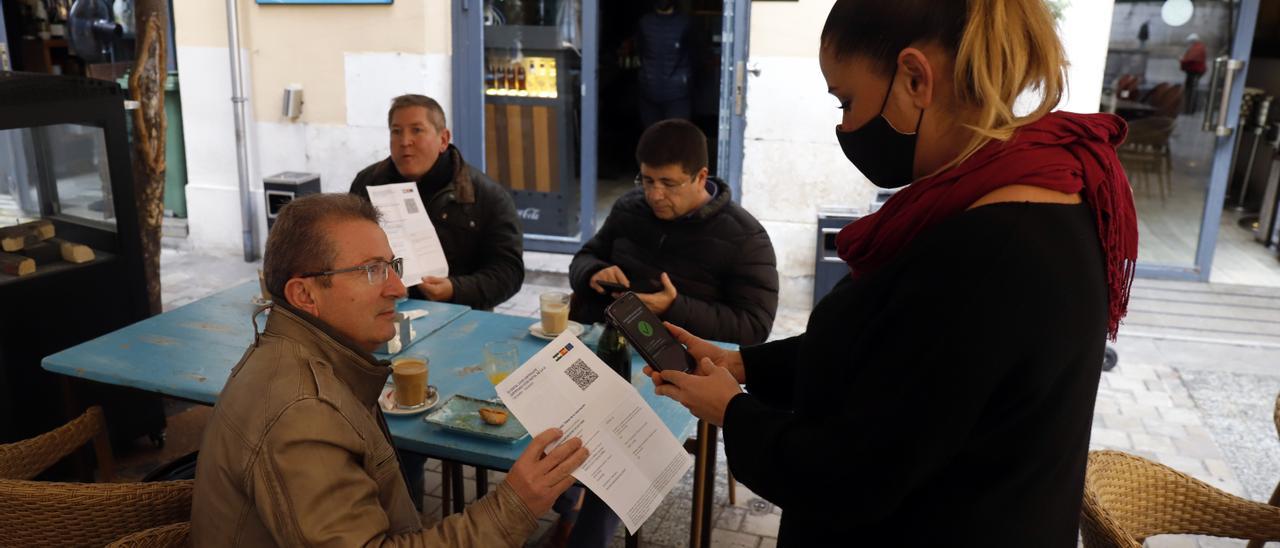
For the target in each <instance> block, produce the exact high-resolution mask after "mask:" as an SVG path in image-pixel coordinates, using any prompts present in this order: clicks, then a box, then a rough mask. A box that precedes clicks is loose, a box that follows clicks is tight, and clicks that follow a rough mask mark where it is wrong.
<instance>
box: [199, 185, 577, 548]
mask: <svg viewBox="0 0 1280 548" xmlns="http://www.w3.org/2000/svg"><path fill="white" fill-rule="evenodd" d="M377 220H378V213H377V210H376V209H374V208H373V206H371V205H369V203H368V202H367V201H365V200H362V199H360V198H358V197H355V196H351V195H338V194H321V195H314V196H308V197H304V198H299V199H297V200H295V201H293V202H292V203H290V204H289V205H287V206H286V207H285V208H284V209H283V210H281V212H280V215H279V217H278V218H277V220H276V224H275V226H274V228H273V229H272V232H271V235H270V237H269V238H268V240H267V252H266V257H265V258H264V262H263V266H264V270H265V277H266V283H267V289H268V291H270V293H271V294H272V296H273V297H274V302H275V304H274V305H273V306H272V308H271V312H270V316H269V318H268V319H267V323H266V328H265V329H264V330H263V332H262V334H261V335H259V336H257V337H256V338H255V340H254V342H253V344H252V345H251V346H250V347H249V349H248V351H247V352H246V353H245V355H244V357H243V358H241V361H240V363H239V364H238V365H236V367H235V369H233V370H232V372H231V377H230V379H228V380H227V384H226V387H225V388H224V389H223V390H222V393H221V395H220V397H219V399H218V404H217V405H216V406H215V407H214V412H213V418H212V419H211V421H210V423H209V425H208V427H207V428H206V429H205V433H204V443H203V445H202V446H201V448H200V458H199V461H198V464H197V468H196V486H195V497H194V500H193V502H192V508H191V522H192V524H191V540H192V543H193V544H194V545H196V546H272V545H276V546H343V547H345V546H483V547H489V546H521V545H523V544H524V542H525V540H526V538H527V537H528V536H529V535H530V534H532V533H533V532H534V530H535V529H536V526H537V520H536V518H537V516H539V515H541V514H543V513H545V512H546V511H547V510H549V509H550V507H551V504H552V502H553V501H554V500H555V499H556V497H557V496H558V495H560V493H562V492H564V490H565V489H566V488H568V487H569V486H570V485H572V483H573V478H572V476H570V473H572V472H573V470H575V469H577V467H578V466H579V465H580V464H582V462H583V461H584V460H586V449H585V448H583V447H582V443H581V441H580V440H578V439H577V438H574V439H571V440H569V441H568V442H566V443H564V444H561V445H560V446H559V447H557V448H556V449H554V450H552V451H551V452H549V453H546V454H545V455H544V451H545V450H546V448H547V447H548V446H549V445H550V444H551V443H552V442H554V441H555V440H556V439H557V438H558V437H559V436H560V433H559V432H558V431H556V430H548V431H546V432H543V433H541V434H539V435H538V436H536V437H535V438H534V439H533V441H532V442H530V444H529V447H528V448H527V449H526V450H525V452H524V453H523V454H522V455H521V456H520V457H519V459H518V460H517V461H516V462H515V465H514V466H512V468H511V471H510V472H509V473H508V474H507V477H506V479H505V480H504V481H503V482H502V484H501V485H499V486H498V488H497V489H496V490H494V491H493V492H492V493H490V494H489V495H487V496H485V497H484V498H482V499H480V500H478V501H476V502H475V503H474V504H472V505H471V506H470V507H468V508H467V510H466V511H465V512H463V513H461V514H454V515H452V516H450V517H448V518H446V519H445V520H444V521H442V522H441V523H440V524H438V525H436V526H435V527H433V528H431V529H426V530H424V529H423V528H422V522H421V520H420V518H419V514H418V512H417V511H416V510H415V509H414V506H413V503H412V502H411V501H410V500H409V493H408V489H407V487H406V485H405V482H404V478H403V476H402V474H401V470H400V463H399V461H398V459H397V458H396V452H395V449H394V447H393V446H392V444H391V436H390V434H389V433H388V431H387V426H386V422H385V421H384V419H383V416H382V413H381V410H380V409H379V407H378V404H377V398H378V395H379V393H380V391H381V389H382V387H383V386H384V385H385V383H386V379H387V375H388V374H389V373H390V369H389V368H388V367H387V364H386V363H385V362H379V361H378V360H376V359H374V357H373V356H372V355H371V354H370V352H371V351H372V350H373V349H374V348H376V347H377V346H378V345H380V344H382V343H383V342H385V341H387V340H389V339H391V337H392V335H393V333H394V329H395V327H394V325H393V322H392V316H393V314H394V312H395V301H396V299H397V298H399V297H402V296H404V295H405V287H404V285H403V284H402V283H401V281H400V276H399V272H400V262H399V260H396V259H393V257H392V251H391V247H390V245H389V244H388V243H387V238H386V235H385V234H384V233H383V232H382V229H381V228H379V226H378V224H377Z"/></svg>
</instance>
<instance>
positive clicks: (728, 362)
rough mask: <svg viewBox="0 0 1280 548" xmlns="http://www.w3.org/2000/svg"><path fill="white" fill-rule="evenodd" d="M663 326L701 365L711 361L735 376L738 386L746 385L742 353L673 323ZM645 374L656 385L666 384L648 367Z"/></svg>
mask: <svg viewBox="0 0 1280 548" xmlns="http://www.w3.org/2000/svg"><path fill="white" fill-rule="evenodd" d="M662 325H664V326H666V328H667V331H669V332H670V333H671V336H673V337H675V338H676V340H677V341H679V342H680V344H682V345H684V347H685V348H686V349H687V350H688V351H689V354H690V355H692V356H693V359H695V360H697V361H698V363H699V364H701V363H702V359H703V358H706V359H709V360H711V363H712V364H714V365H718V366H720V367H723V368H725V369H727V370H728V371H729V373H730V374H732V375H733V378H734V380H736V381H738V384H746V382H747V372H746V369H745V368H744V367H743V365H742V354H741V353H740V352H737V351H735V350H727V349H724V348H721V347H719V346H716V345H714V344H711V343H709V342H707V341H706V340H703V339H702V338H699V337H697V336H694V335H693V334H692V333H689V332H688V331H685V330H684V329H683V328H681V327H679V326H677V325H675V324H672V323H671V322H662ZM700 369H701V368H700ZM644 374H645V375H646V376H648V377H649V378H650V379H653V384H654V385H661V384H663V383H664V382H665V381H663V380H662V376H661V375H659V374H658V372H657V371H655V370H654V369H653V368H651V367H649V366H647V365H646V366H645V368H644Z"/></svg>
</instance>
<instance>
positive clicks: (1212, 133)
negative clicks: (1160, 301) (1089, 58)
mask: <svg viewBox="0 0 1280 548" xmlns="http://www.w3.org/2000/svg"><path fill="white" fill-rule="evenodd" d="M1257 13H1258V0H1238V1H1228V2H1222V1H1203V0H1199V1H1194V2H1193V1H1192V0H1155V1H1151V0H1148V1H1117V2H1116V3H1115V11H1114V13H1113V17H1112V22H1111V37H1110V46H1109V49H1108V51H1107V62H1106V69H1105V76H1104V80H1103V90H1102V104H1101V105H1100V108H1101V110H1102V111H1103V112H1114V113H1115V114H1118V115H1119V116H1121V117H1123V118H1125V119H1126V120H1127V121H1128V123H1129V135H1128V137H1127V138H1126V141H1125V143H1124V144H1123V145H1121V147H1120V159H1121V161H1122V163H1123V164H1124V167H1125V171H1126V173H1127V174H1128V176H1129V182H1130V184H1131V185H1132V188H1133V194H1134V201H1135V202H1136V204H1137V210H1138V223H1139V224H1138V231H1139V241H1140V244H1139V250H1138V259H1139V265H1138V274H1139V275H1141V276H1147V277H1161V278H1175V279H1190V280H1206V281H1207V280H1208V277H1209V271H1210V268H1211V266H1212V262H1213V256H1214V251H1215V248H1216V246H1217V243H1218V236H1219V223H1220V222H1221V221H1222V220H1223V219H1222V207H1223V199H1224V195H1225V193H1226V186H1227V184H1226V183H1227V175H1228V171H1229V169H1230V164H1231V159H1232V152H1233V150H1234V149H1235V147H1236V145H1237V141H1236V139H1235V136H1236V133H1237V132H1236V127H1237V125H1238V120H1239V113H1240V105H1241V96H1242V93H1243V89H1244V76H1245V71H1246V69H1247V67H1245V63H1244V62H1243V61H1242V60H1243V59H1248V58H1249V49H1250V45H1251V43H1252V40H1253V31H1254V25H1255V23H1256V20H1257Z"/></svg>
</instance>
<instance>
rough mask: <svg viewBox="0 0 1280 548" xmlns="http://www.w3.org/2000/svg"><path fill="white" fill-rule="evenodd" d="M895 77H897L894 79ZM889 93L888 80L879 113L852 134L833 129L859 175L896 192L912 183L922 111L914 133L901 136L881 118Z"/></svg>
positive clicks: (890, 89) (890, 90) (891, 87)
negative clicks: (894, 189)
mask: <svg viewBox="0 0 1280 548" xmlns="http://www.w3.org/2000/svg"><path fill="white" fill-rule="evenodd" d="M896 77H897V74H895V75H894V78H896ZM892 91H893V79H892V78H891V79H890V80H889V90H888V91H885V92H884V101H883V102H882V103H880V113H879V114H877V115H876V117H875V118H872V119H871V121H870V122H867V123H865V124H863V125H862V127H860V128H858V129H855V130H853V131H840V126H836V139H837V140H838V141H840V149H841V150H843V151H844V156H845V157H846V158H848V159H849V161H850V162H853V166H854V167H856V168H858V171H861V172H862V174H863V175H866V176H867V178H868V179H871V182H872V184H874V185H876V186H878V187H880V188H899V187H903V186H906V185H908V184H910V183H911V180H912V178H913V177H912V171H913V168H914V166H915V158H916V138H917V134H918V132H919V131H920V122H921V121H922V120H924V111H923V110H921V111H920V118H919V119H918V120H916V129H915V130H914V131H912V132H911V133H901V132H899V131H898V130H896V129H894V128H893V126H892V125H891V124H889V120H888V119H886V118H885V117H884V107H885V105H887V104H889V93H890V92H892Z"/></svg>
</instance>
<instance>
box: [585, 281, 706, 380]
mask: <svg viewBox="0 0 1280 548" xmlns="http://www.w3.org/2000/svg"><path fill="white" fill-rule="evenodd" d="M604 315H605V317H606V318H607V319H608V320H609V322H611V323H612V324H613V325H614V326H616V327H617V328H618V330H619V331H621V332H622V336H623V337H625V338H626V339H627V342H628V343H630V344H631V347H632V348H635V349H636V352H639V353H640V357H642V358H644V361H645V362H646V363H648V364H649V366H650V367H652V368H654V369H656V370H658V371H666V370H674V371H683V372H685V373H692V372H694V371H696V370H697V369H698V364H697V362H696V361H695V360H694V359H693V356H691V355H690V354H689V352H688V351H686V350H685V349H684V346H682V345H681V344H680V342H679V341H677V340H676V338H675V337H673V336H671V333H670V332H669V331H667V328H666V327H665V326H663V325H662V320H660V319H658V316H656V315H655V314H654V313H653V312H652V311H650V310H649V308H648V307H646V306H645V305H644V303H643V302H641V301H640V298H639V297H637V296H636V294H635V293H632V292H630V291H627V292H626V293H623V294H622V296H621V297H618V298H617V300H615V301H613V304H610V305H609V306H608V307H607V308H605V309H604Z"/></svg>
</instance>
